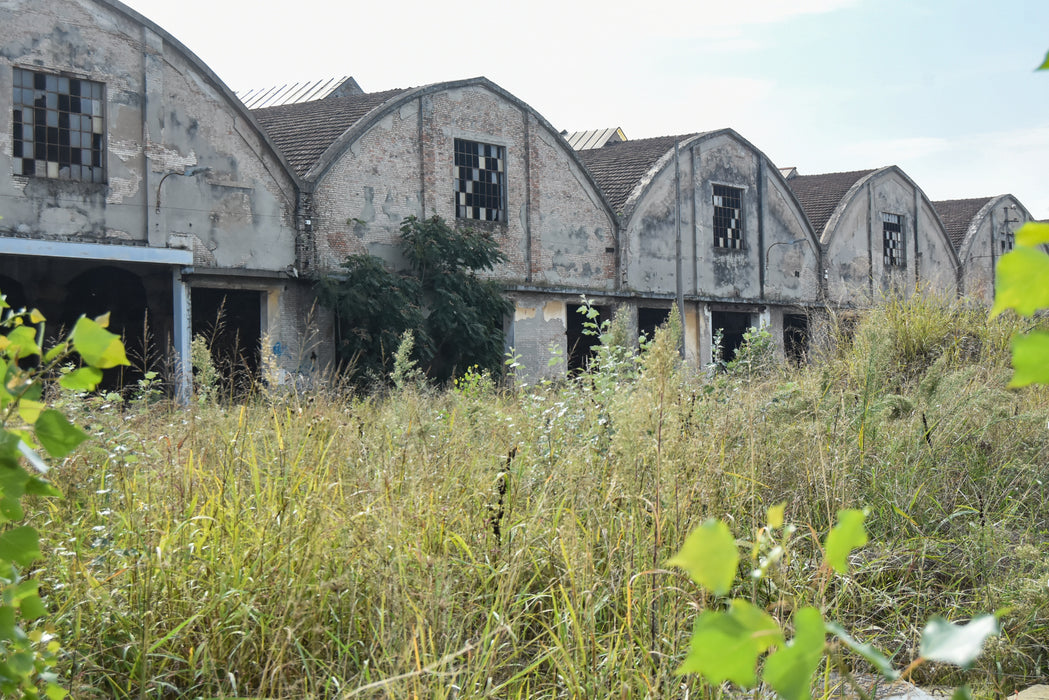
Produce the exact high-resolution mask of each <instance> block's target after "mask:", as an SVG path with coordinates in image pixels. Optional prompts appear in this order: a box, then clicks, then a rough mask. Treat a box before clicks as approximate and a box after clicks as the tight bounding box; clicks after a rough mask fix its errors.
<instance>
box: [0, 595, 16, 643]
mask: <svg viewBox="0 0 1049 700" xmlns="http://www.w3.org/2000/svg"><path fill="white" fill-rule="evenodd" d="M17 627H18V625H17V624H16V623H15V609H14V607H12V606H10V605H7V604H4V605H0V639H4V640H10V641H14V639H15V638H16V637H17V636H18V632H17Z"/></svg>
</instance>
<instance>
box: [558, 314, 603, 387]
mask: <svg viewBox="0 0 1049 700" xmlns="http://www.w3.org/2000/svg"><path fill="white" fill-rule="evenodd" d="M591 308H593V309H596V310H597V318H595V319H588V318H587V317H586V315H584V314H581V313H579V311H578V309H579V306H578V305H576V304H568V329H567V331H566V333H565V334H566V336H567V340H568V371H569V373H571V372H580V371H585V370H586V368H587V366H588V365H589V364H590V358H591V357H593V356H594V351H595V348H596V347H597V346H598V345H600V344H601V339H600V338H599V337H598V336H597V335H594V334H592V333H591V332H590V329H588V328H587V327H586V325H585V324H589V323H596V324H597V325H598V327H600V325H601V324H602V323H603V322H605V321H606V320H608V318H609V309H608V307H607V306H592V307H591ZM584 331H586V332H584Z"/></svg>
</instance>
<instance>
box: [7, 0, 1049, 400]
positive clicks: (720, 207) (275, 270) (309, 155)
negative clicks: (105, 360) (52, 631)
mask: <svg viewBox="0 0 1049 700" xmlns="http://www.w3.org/2000/svg"><path fill="white" fill-rule="evenodd" d="M273 94H275V93H272V92H271V93H257V94H253V95H248V94H245V95H243V96H242V97H243V98H244V99H243V100H242V99H241V98H238V97H237V96H236V95H235V94H234V93H233V92H232V91H231V90H230V89H229V88H228V87H227V86H226V85H225V84H224V83H223V82H222V80H221V79H220V78H219V77H218V76H216V75H215V74H214V73H213V72H212V71H211V70H210V69H209V68H208V67H207V66H206V65H204V64H203V63H202V62H201V61H200V60H199V59H198V58H197V57H196V56H194V55H193V54H192V53H191V52H190V51H189V50H188V49H186V47H184V46H183V45H182V44H181V43H179V41H178V40H177V39H176V38H174V37H172V36H171V35H170V34H168V33H167V32H166V31H164V30H163V29H162V28H161V27H158V26H157V25H155V24H154V23H153V22H151V21H150V20H148V19H147V18H145V17H143V16H142V15H140V14H138V13H136V12H135V11H133V10H131V9H130V8H128V7H126V6H125V5H123V4H122V3H120V2H117V1H116V0H62V1H59V0H0V103H2V107H3V109H2V110H0V115H2V116H0V217H2V219H0V291H3V292H4V293H5V294H7V296H8V300H9V302H10V303H12V305H14V306H20V305H24V304H32V305H35V306H37V307H39V308H40V309H41V310H42V311H43V312H44V314H45V315H46V316H47V317H48V319H49V322H50V323H51V324H52V325H56V326H57V325H63V324H64V325H67V326H68V325H69V324H71V323H72V322H73V321H74V320H75V319H76V317H77V316H79V315H80V314H81V313H87V314H99V313H102V312H103V311H106V310H110V311H112V312H113V321H112V324H113V327H114V328H115V329H116V330H118V331H120V332H122V333H124V335H125V338H126V340H127V343H128V345H129V348H131V350H132V354H136V355H137V357H138V359H139V363H138V366H139V367H140V368H141V367H145V366H147V365H153V364H155V363H166V365H167V367H168V368H169V369H170V370H171V371H173V372H175V373H176V376H177V377H179V378H180V382H181V383H182V384H183V385H184V384H185V382H187V381H188V376H189V375H188V372H189V368H188V362H186V361H184V360H185V359H186V358H188V356H189V344H190V339H191V338H192V337H193V335H194V334H195V333H198V332H201V331H202V330H204V329H206V328H208V327H209V324H213V323H214V320H215V318H216V317H217V315H218V314H219V312H220V309H221V312H222V314H224V316H225V319H226V327H227V329H232V330H233V331H235V335H236V337H237V342H238V343H239V344H240V346H241V347H242V348H243V349H245V350H246V356H247V357H248V360H249V362H250V363H256V364H257V363H258V362H259V348H260V345H261V344H263V343H264V344H265V348H264V352H265V353H267V354H268V355H272V356H273V359H274V361H275V362H276V363H277V365H278V366H280V367H281V368H283V369H284V370H287V371H289V372H299V373H308V372H312V371H315V370H316V369H317V368H319V367H322V366H324V365H325V364H326V363H327V362H330V361H331V359H332V357H333V336H332V333H333V330H332V322H331V319H330V318H328V317H327V316H326V315H325V314H324V312H323V310H322V311H321V312H319V313H317V314H311V313H310V310H311V308H313V305H314V300H315V297H314V293H313V288H314V284H315V282H316V281H317V280H318V279H319V278H320V277H322V276H323V275H325V274H327V273H331V272H335V271H337V270H338V268H339V265H340V263H341V262H342V261H343V260H344V259H345V257H346V256H347V255H350V254H354V253H363V252H366V253H371V254H374V255H377V256H380V257H382V258H383V259H385V260H386V261H387V262H388V263H389V264H390V265H393V266H397V265H398V264H400V262H401V261H400V260H399V253H398V246H397V240H398V233H399V228H400V224H401V222H402V220H403V219H404V218H405V217H407V216H417V217H420V218H425V217H430V216H433V215H438V216H441V217H443V218H444V219H445V220H447V221H449V222H454V223H455V224H456V225H466V226H470V227H473V228H475V229H482V230H485V231H488V232H490V233H491V234H493V235H494V236H495V237H496V238H497V239H498V240H499V241H500V243H501V247H502V250H503V251H504V253H505V254H506V261H505V262H504V263H503V264H501V266H500V267H499V268H497V269H496V270H494V271H493V272H492V273H491V275H492V277H493V279H496V280H498V281H499V282H500V284H501V285H502V287H503V289H504V290H505V293H506V295H507V296H508V298H510V299H511V301H512V302H513V305H514V311H513V315H512V317H511V318H508V319H506V329H507V345H508V347H513V348H514V349H515V352H516V353H518V355H519V356H520V357H521V361H522V364H523V367H524V369H523V376H524V378H526V379H536V378H540V377H543V376H556V375H560V374H563V373H564V372H565V371H566V370H568V369H571V368H573V367H576V366H579V365H580V364H581V363H582V362H583V360H584V356H585V353H586V351H587V347H588V338H585V337H583V335H582V320H583V319H582V316H581V315H580V314H577V313H575V312H574V311H575V308H576V307H577V306H578V305H579V300H580V297H581V296H582V295H585V296H586V297H587V298H588V299H590V300H591V302H592V303H593V304H594V305H595V306H596V307H597V308H598V310H599V311H600V312H601V314H602V316H603V317H608V316H610V315H611V314H612V313H619V314H625V315H626V318H627V319H628V321H629V323H630V324H631V325H632V327H633V328H634V329H635V330H636V331H638V332H650V331H651V330H652V329H653V328H654V327H655V326H657V325H658V324H659V323H661V322H662V321H663V320H665V319H666V317H667V315H668V314H669V312H670V309H671V308H672V307H673V306H675V305H677V306H679V308H680V309H681V311H682V317H683V321H684V329H685V350H686V355H687V357H688V359H689V360H690V361H691V362H692V363H694V364H696V365H703V364H705V363H706V362H708V361H709V360H710V359H711V353H712V352H714V347H713V343H712V339H713V338H714V337H716V335H717V334H718V333H719V331H720V334H721V335H722V337H723V348H722V351H723V352H731V350H732V349H733V348H734V347H736V346H737V345H738V344H739V343H740V342H741V341H742V336H743V333H744V332H745V330H746V329H747V328H750V327H754V326H764V327H768V328H769V329H770V331H771V333H772V334H773V337H774V338H775V339H776V341H777V345H778V346H779V347H780V349H781V350H782V351H784V352H787V353H800V352H802V351H803V349H804V343H805V338H806V337H807V336H808V334H809V328H808V324H809V319H810V318H812V313H811V312H812V311H813V310H815V309H819V308H824V307H825V306H827V305H832V306H837V307H845V308H850V307H860V306H863V305H866V304H869V303H871V302H872V301H873V300H875V299H877V298H878V297H879V296H880V295H883V294H885V293H888V292H893V291H895V292H899V293H915V291H916V290H927V289H928V290H934V291H936V292H939V293H943V294H958V295H965V296H967V297H971V298H973V299H975V300H978V301H980V302H984V303H987V302H988V301H989V300H990V297H991V293H992V290H993V280H994V263H995V261H996V259H997V257H998V256H999V255H1001V254H1002V253H1004V252H1006V251H1008V250H1009V249H1010V248H1011V246H1012V245H1013V235H1014V232H1015V231H1016V229H1017V228H1018V227H1019V226H1020V225H1021V224H1022V223H1023V222H1025V221H1027V220H1029V219H1030V218H1031V216H1030V214H1029V212H1028V211H1027V210H1026V209H1025V208H1024V206H1023V205H1022V204H1021V203H1020V202H1019V201H1017V200H1016V198H1014V197H1012V196H1011V195H1001V196H996V197H986V198H981V199H963V200H952V201H942V202H932V201H930V200H929V198H928V197H927V196H926V195H925V193H924V192H923V191H922V190H921V187H920V186H919V184H918V183H915V182H914V181H913V180H912V179H911V178H910V177H908V176H907V174H906V173H904V172H903V171H902V170H901V169H900V168H898V167H896V166H892V165H889V166H887V167H880V168H877V169H870V170H859V171H854V172H845V173H831V174H814V175H806V174H799V173H798V172H797V171H796V170H795V169H793V168H779V167H777V166H776V165H775V164H774V163H772V162H771V161H770V160H769V158H768V157H767V156H766V155H765V154H764V153H762V152H761V150H760V149H759V148H757V147H756V146H755V145H754V144H752V143H750V142H749V141H747V140H746V138H744V136H743V135H740V134H738V133H736V132H735V131H733V130H732V129H721V130H718V131H710V132H703V133H693V134H686V135H680V136H667V137H660V138H646V139H637V140H631V139H628V138H627V136H626V135H625V134H624V133H623V132H622V130H621V129H616V128H610V129H601V130H596V131H590V132H578V133H575V134H568V133H567V132H562V131H559V130H558V129H557V128H556V127H555V126H554V125H552V124H550V123H549V122H548V121H547V120H546V119H545V118H544V117H543V116H542V115H541V114H540V113H539V112H537V111H536V110H535V109H533V108H532V107H531V106H529V105H528V104H526V103H525V102H523V101H522V100H521V99H519V98H518V97H516V96H514V95H512V94H511V93H509V92H507V91H506V90H505V89H503V88H501V87H500V86H498V85H495V84H494V83H492V82H491V81H489V80H487V79H485V78H470V79H464V80H454V81H450V82H444V83H437V84H433V85H426V86H423V87H416V88H409V89H397V90H387V91H384V92H373V93H366V92H364V91H362V90H361V89H360V88H359V86H358V85H357V83H356V82H355V81H353V79H348V80H343V81H335V82H334V83H332V84H331V85H329V86H328V87H327V88H326V89H324V90H321V91H318V90H310V89H307V90H301V91H298V94H297V95H294V96H289V93H288V92H287V91H285V92H283V93H281V94H282V99H280V100H274V99H267V97H272V95H273ZM245 102H247V103H249V104H251V105H252V108H251V109H249V107H247V106H246V105H245ZM551 359H553V360H554V361H553V362H551V361H550V360H551Z"/></svg>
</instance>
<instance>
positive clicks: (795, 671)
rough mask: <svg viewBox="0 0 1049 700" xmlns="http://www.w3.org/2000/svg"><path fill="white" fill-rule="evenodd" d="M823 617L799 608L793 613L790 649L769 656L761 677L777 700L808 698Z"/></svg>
mask: <svg viewBox="0 0 1049 700" xmlns="http://www.w3.org/2000/svg"><path fill="white" fill-rule="evenodd" d="M825 634H826V628H825V627H824V625H823V615H821V614H820V611H819V610H817V609H816V608H802V609H801V610H799V611H798V612H796V613H795V614H794V639H792V640H791V642H790V646H788V647H785V648H783V649H780V650H779V651H776V652H774V653H772V654H771V655H769V658H768V659H767V660H766V661H765V671H764V673H763V674H762V677H763V679H764V680H765V682H766V683H768V684H769V685H771V686H772V688H773V690H775V691H776V692H777V693H778V694H779V696H780V697H782V698H786V700H805V699H807V698H809V697H810V695H809V687H810V686H811V684H812V674H813V673H815V672H816V669H817V668H818V667H819V664H820V660H821V659H822V658H823V647H824V644H825V639H824V636H825Z"/></svg>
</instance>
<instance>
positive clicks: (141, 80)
mask: <svg viewBox="0 0 1049 700" xmlns="http://www.w3.org/2000/svg"><path fill="white" fill-rule="evenodd" d="M16 66H17V67H22V68H25V69H28V70H33V71H40V72H47V73H53V74H63V75H68V76H72V77H78V78H83V79H88V80H92V81H96V82H101V83H103V84H104V96H105V107H104V119H105V144H104V147H105V175H106V181H105V183H85V182H75V181H69V180H58V179H49V178H44V177H23V176H21V175H18V176H14V177H12V176H11V174H12V172H13V167H14V166H13V160H12V158H13V151H12V146H13V143H12V141H13V139H12V124H11V118H12V109H11V105H12V102H11V100H12V76H13V67H16ZM189 167H198V168H205V167H206V168H210V172H208V173H204V174H198V175H194V176H182V175H170V176H169V177H167V179H165V180H164V181H163V185H161V179H162V178H164V176H165V175H167V174H169V173H181V172H183V171H184V170H185V169H186V168H189ZM4 172H6V173H7V175H5V176H4V177H0V198H3V200H4V202H5V210H4V213H3V216H4V218H3V220H2V221H0V235H14V236H19V237H24V238H47V239H56V240H69V241H77V242H98V243H109V242H120V243H125V244H141V245H149V246H152V247H166V246H170V247H175V248H186V249H192V250H193V251H194V262H195V264H197V265H201V266H204V267H242V268H252V269H263V270H282V269H284V268H285V267H287V266H289V265H292V264H293V263H294V262H295V257H294V250H295V248H294V222H293V216H294V204H295V185H294V180H293V178H292V176H291V175H289V174H288V173H287V172H286V171H285V169H284V168H283V166H282V165H281V163H280V161H279V159H278V158H277V157H276V156H275V155H274V154H273V153H272V152H271V151H270V150H269V149H268V148H267V147H266V146H265V145H264V143H263V142H262V139H261V138H260V135H259V133H258V132H257V131H256V130H255V129H254V127H253V126H252V124H251V123H250V121H249V120H248V119H247V118H246V116H245V113H244V112H239V111H238V110H237V109H236V108H235V106H234V104H233V103H232V102H231V101H230V100H229V99H228V98H227V95H225V94H223V93H222V90H221V89H220V88H219V87H218V86H217V85H216V83H215V80H214V78H213V77H212V76H210V75H208V72H207V69H202V67H201V66H200V65H199V64H198V63H196V62H195V61H194V60H193V59H192V58H190V57H189V56H188V55H187V54H186V53H184V51H183V49H182V48H181V47H179V46H178V45H177V44H175V43H172V42H170V41H169V40H168V39H167V38H166V37H165V36H164V35H163V34H162V32H161V30H159V29H158V28H156V27H154V26H151V25H148V24H144V23H140V22H139V21H138V20H137V19H136V18H135V17H134V16H133V15H128V14H125V13H124V12H122V11H120V10H119V9H117V8H116V7H114V6H113V5H110V4H109V3H106V2H95V1H93V0H71V1H69V2H53V1H47V0H3V2H0V173H4ZM158 189H159V191H160V197H161V206H160V210H159V213H158V212H157V192H158Z"/></svg>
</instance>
